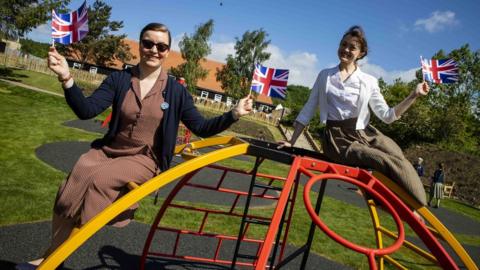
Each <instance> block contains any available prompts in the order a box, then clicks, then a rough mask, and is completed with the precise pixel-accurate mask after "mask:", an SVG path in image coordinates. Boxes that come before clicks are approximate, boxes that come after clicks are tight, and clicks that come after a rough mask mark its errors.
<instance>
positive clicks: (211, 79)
mask: <svg viewBox="0 0 480 270" xmlns="http://www.w3.org/2000/svg"><path fill="white" fill-rule="evenodd" d="M124 42H125V43H126V44H128V46H129V47H130V53H131V54H132V56H133V57H132V59H131V60H129V61H127V62H122V61H120V60H118V59H116V60H115V61H114V62H113V64H112V65H109V66H107V67H99V66H96V65H94V64H93V63H92V61H87V62H88V63H87V64H85V65H84V66H82V65H81V64H80V63H79V61H78V59H77V58H76V57H74V56H72V57H69V58H68V60H69V64H70V65H71V66H72V67H73V68H81V69H84V70H89V71H90V72H92V73H97V72H98V73H101V74H109V73H110V72H112V71H115V70H122V69H125V68H128V67H132V66H135V65H137V64H138V62H139V58H140V55H139V43H138V42H137V41H134V40H131V39H125V40H124ZM183 62H185V61H184V60H183V58H182V55H181V53H180V52H177V51H173V50H171V51H170V53H169V55H168V58H167V59H166V60H165V62H164V64H163V67H164V68H166V69H167V70H170V68H172V67H176V66H178V65H180V64H182V63H183ZM201 66H202V67H203V68H204V69H206V70H208V75H207V77H206V78H205V79H202V80H199V81H198V82H197V93H196V94H197V95H198V96H199V97H200V98H205V99H211V100H213V101H215V102H225V103H227V104H230V103H232V102H233V99H232V98H230V97H228V96H227V95H226V94H225V91H224V90H223V89H222V86H221V83H220V82H218V81H217V80H216V73H217V69H221V68H222V67H223V66H224V64H223V63H220V62H217V61H213V60H209V59H206V61H202V62H201ZM255 102H256V106H257V108H258V110H261V111H268V112H269V111H271V110H272V109H273V102H272V99H271V98H270V97H267V96H263V95H258V97H257V99H256V101H255Z"/></svg>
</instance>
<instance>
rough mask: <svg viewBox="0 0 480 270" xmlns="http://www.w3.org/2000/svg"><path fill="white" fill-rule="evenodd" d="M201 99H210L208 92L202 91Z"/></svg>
mask: <svg viewBox="0 0 480 270" xmlns="http://www.w3.org/2000/svg"><path fill="white" fill-rule="evenodd" d="M200 98H201V99H207V98H208V92H207V91H202V92H201V93H200Z"/></svg>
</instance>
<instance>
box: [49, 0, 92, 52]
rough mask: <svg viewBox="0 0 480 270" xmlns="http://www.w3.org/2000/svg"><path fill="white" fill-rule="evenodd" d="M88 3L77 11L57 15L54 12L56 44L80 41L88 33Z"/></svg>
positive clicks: (53, 31)
mask: <svg viewBox="0 0 480 270" xmlns="http://www.w3.org/2000/svg"><path fill="white" fill-rule="evenodd" d="M87 10H88V7H87V1H85V2H83V4H82V5H81V6H80V8H78V9H77V10H74V11H72V12H70V13H65V14H57V13H56V12H55V10H52V38H53V40H54V42H58V43H61V44H71V43H74V42H78V41H80V40H81V39H82V38H84V37H85V36H86V35H87V33H88V14H87Z"/></svg>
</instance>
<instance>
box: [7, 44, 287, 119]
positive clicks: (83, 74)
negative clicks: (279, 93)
mask: <svg viewBox="0 0 480 270" xmlns="http://www.w3.org/2000/svg"><path fill="white" fill-rule="evenodd" d="M0 65H4V66H6V67H12V68H20V69H25V70H31V71H35V72H40V73H44V74H49V75H52V76H55V74H54V73H53V72H52V71H51V70H50V69H49V68H48V66H47V60H46V59H41V58H28V57H22V56H19V55H15V54H5V53H0ZM70 72H71V73H72V76H73V77H74V78H75V79H76V80H79V81H84V82H89V83H91V84H96V85H99V84H100V83H101V82H102V81H103V80H104V79H105V77H106V76H105V75H102V74H93V73H90V72H88V71H85V70H79V69H73V68H70ZM194 100H195V105H197V106H201V107H204V108H205V109H207V110H210V111H216V112H226V111H228V110H231V109H232V107H231V106H227V104H226V103H224V102H215V101H213V100H211V99H201V98H200V97H198V96H195V97H194ZM280 113H281V112H279V111H274V112H272V113H270V114H266V113H264V112H252V113H251V114H249V115H247V116H245V118H248V119H250V120H253V121H259V122H262V123H264V124H268V125H273V126H278V124H279V119H280Z"/></svg>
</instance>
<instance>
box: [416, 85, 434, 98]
mask: <svg viewBox="0 0 480 270" xmlns="http://www.w3.org/2000/svg"><path fill="white" fill-rule="evenodd" d="M429 91H430V87H429V86H428V83H427V82H421V83H419V84H417V87H416V88H415V90H414V95H415V97H420V96H426V95H427V94H428V92H429Z"/></svg>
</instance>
